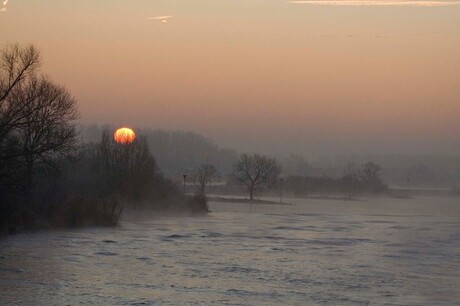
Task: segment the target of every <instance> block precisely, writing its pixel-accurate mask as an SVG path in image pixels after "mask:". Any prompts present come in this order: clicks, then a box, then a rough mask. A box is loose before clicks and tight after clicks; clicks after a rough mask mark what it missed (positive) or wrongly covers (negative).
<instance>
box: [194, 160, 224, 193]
mask: <svg viewBox="0 0 460 306" xmlns="http://www.w3.org/2000/svg"><path fill="white" fill-rule="evenodd" d="M190 179H191V181H192V182H193V184H194V185H195V186H196V188H197V193H198V194H200V195H202V196H206V193H205V188H206V186H209V185H211V184H212V183H213V182H214V181H216V180H218V179H219V171H217V169H216V167H214V166H213V165H201V166H199V167H198V168H195V169H194V170H193V171H192V174H191V175H190Z"/></svg>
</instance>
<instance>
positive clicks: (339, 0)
mask: <svg viewBox="0 0 460 306" xmlns="http://www.w3.org/2000/svg"><path fill="white" fill-rule="evenodd" d="M288 3H292V4H307V5H323V6H419V7H438V6H453V5H460V1H425V0H420V1H404V0H401V1H400V0H393V1H392V0H383V1H382V0H375V1H371V0H306V1H305V0H302V1H288Z"/></svg>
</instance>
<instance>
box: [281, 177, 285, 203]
mask: <svg viewBox="0 0 460 306" xmlns="http://www.w3.org/2000/svg"><path fill="white" fill-rule="evenodd" d="M283 181H284V179H283V178H280V184H281V185H280V204H281V203H282V201H283Z"/></svg>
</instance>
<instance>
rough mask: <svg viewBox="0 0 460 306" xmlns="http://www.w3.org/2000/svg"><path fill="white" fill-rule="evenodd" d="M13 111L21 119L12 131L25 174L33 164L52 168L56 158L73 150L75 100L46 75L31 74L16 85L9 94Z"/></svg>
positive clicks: (31, 168)
mask: <svg viewBox="0 0 460 306" xmlns="http://www.w3.org/2000/svg"><path fill="white" fill-rule="evenodd" d="M10 102H11V106H10V109H11V110H12V112H14V113H16V114H18V117H19V118H21V119H20V121H19V122H21V124H20V127H19V128H16V129H15V130H14V133H13V134H14V136H15V137H16V138H17V139H18V145H19V146H20V152H21V155H22V158H23V160H24V162H25V169H26V173H28V174H31V173H32V171H33V170H34V167H36V166H39V165H47V166H52V167H55V163H54V162H55V161H56V160H57V159H59V158H60V157H67V156H69V155H71V153H72V152H74V149H75V147H76V144H77V129H76V126H75V121H76V120H77V119H78V111H77V105H76V101H75V99H74V98H72V96H71V95H70V93H69V92H68V91H67V90H66V89H65V88H64V87H62V86H59V85H55V84H54V83H52V82H51V81H50V80H48V79H47V78H46V77H39V78H36V77H33V78H31V79H30V80H29V81H28V82H27V83H26V84H21V85H20V86H17V87H16V88H15V89H13V91H12V92H11V97H10Z"/></svg>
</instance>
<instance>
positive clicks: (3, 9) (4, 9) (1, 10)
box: [0, 0, 9, 12]
mask: <svg viewBox="0 0 460 306" xmlns="http://www.w3.org/2000/svg"><path fill="white" fill-rule="evenodd" d="M8 1H9V0H4V1H3V7H2V8H0V12H6V11H7V10H8V8H7V7H6V5H7V4H8Z"/></svg>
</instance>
